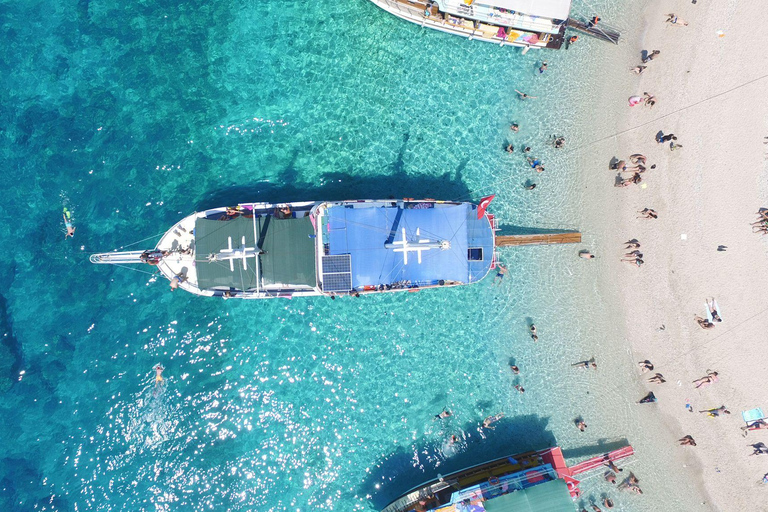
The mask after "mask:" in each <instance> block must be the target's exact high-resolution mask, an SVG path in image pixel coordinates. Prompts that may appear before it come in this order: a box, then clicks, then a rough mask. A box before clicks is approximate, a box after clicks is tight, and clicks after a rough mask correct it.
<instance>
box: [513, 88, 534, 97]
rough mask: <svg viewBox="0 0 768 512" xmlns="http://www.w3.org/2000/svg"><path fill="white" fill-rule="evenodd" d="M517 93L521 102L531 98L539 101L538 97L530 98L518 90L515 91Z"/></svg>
mask: <svg viewBox="0 0 768 512" xmlns="http://www.w3.org/2000/svg"><path fill="white" fill-rule="evenodd" d="M515 92H516V93H517V94H519V95H520V99H521V100H524V99H527V98H531V99H532V100H535V99H538V96H528V95H527V94H525V93H524V92H522V91H518V90H517V89H515Z"/></svg>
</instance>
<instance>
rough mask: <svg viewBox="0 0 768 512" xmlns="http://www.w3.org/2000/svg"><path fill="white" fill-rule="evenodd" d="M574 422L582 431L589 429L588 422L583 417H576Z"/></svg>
mask: <svg viewBox="0 0 768 512" xmlns="http://www.w3.org/2000/svg"><path fill="white" fill-rule="evenodd" d="M574 423H575V424H576V428H578V429H579V430H580V431H582V432H584V431H585V430H587V422H586V421H584V420H583V419H582V418H576V419H575V420H574Z"/></svg>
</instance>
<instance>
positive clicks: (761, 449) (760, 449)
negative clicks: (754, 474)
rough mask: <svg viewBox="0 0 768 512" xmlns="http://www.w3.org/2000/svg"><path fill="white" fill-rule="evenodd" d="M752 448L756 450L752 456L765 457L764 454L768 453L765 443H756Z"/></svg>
mask: <svg viewBox="0 0 768 512" xmlns="http://www.w3.org/2000/svg"><path fill="white" fill-rule="evenodd" d="M750 446H752V448H753V449H754V451H753V452H752V453H750V455H763V454H764V453H768V446H765V443H763V442H759V443H755V444H753V445H750Z"/></svg>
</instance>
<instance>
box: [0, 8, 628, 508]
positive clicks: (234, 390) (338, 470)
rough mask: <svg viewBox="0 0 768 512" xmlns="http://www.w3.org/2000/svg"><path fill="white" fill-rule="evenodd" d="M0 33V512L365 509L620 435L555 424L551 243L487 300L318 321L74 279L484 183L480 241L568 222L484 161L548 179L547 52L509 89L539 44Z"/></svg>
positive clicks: (45, 27) (165, 31)
mask: <svg viewBox="0 0 768 512" xmlns="http://www.w3.org/2000/svg"><path fill="white" fill-rule="evenodd" d="M604 3H605V2H604ZM608 3H610V2H608ZM0 20H2V22H1V24H0V34H1V37H2V42H3V46H2V50H0V52H2V59H0V90H2V95H3V96H2V100H3V101H2V103H1V106H0V109H1V110H0V115H1V116H2V123H0V137H1V138H2V141H3V144H2V145H0V151H2V153H1V156H0V163H2V166H3V171H4V172H2V174H0V180H2V188H3V194H2V200H1V201H0V212H2V215H3V217H4V222H3V223H2V225H0V241H2V243H3V246H4V248H5V258H4V259H3V262H2V263H0V327H2V329H3V330H4V338H3V343H2V345H0V360H1V361H2V368H1V369H0V370H1V371H0V390H2V394H1V395H0V397H1V398H0V413H1V414H2V418H3V421H2V422H0V439H2V440H3V442H2V443H1V444H0V491H2V492H0V510H62V511H70V510H71V511H75V510H76V511H85V510H104V511H137V510H200V511H202V510H233V511H250V510H254V511H267V510H274V511H282V510H286V511H287V510H292V511H295V510H302V511H304V510H345V511H348V510H375V509H377V507H381V506H383V505H385V504H386V503H387V502H388V500H390V499H392V498H394V497H396V495H397V493H398V492H402V491H404V490H406V489H407V488H409V487H411V486H413V485H415V484H417V483H420V481H421V480H422V479H423V478H425V477H426V476H431V475H434V474H435V473H437V472H439V471H446V470H449V469H451V468H456V467H459V466H462V465H466V464H468V463H472V462H479V461H481V460H483V459H486V458H488V457H490V456H495V455H497V454H498V453H500V452H504V453H512V452H515V451H520V450H524V449H529V448H542V447H545V446H549V445H552V444H555V443H560V444H561V445H563V446H564V447H566V448H570V449H571V452H570V454H571V455H572V456H574V457H576V458H577V459H578V458H583V457H584V456H586V455H589V454H591V453H592V452H590V449H589V448H588V446H589V445H590V444H595V443H598V442H601V443H606V442H612V441H613V440H617V439H618V438H620V437H621V432H623V429H622V428H621V427H622V425H618V427H619V428H616V425H605V426H603V427H600V426H598V425H595V426H594V428H592V430H591V432H590V433H589V434H587V435H582V436H579V435H578V432H576V433H575V434H574V430H575V429H574V428H573V425H572V419H573V417H574V416H575V415H576V414H579V413H584V412H585V411H588V410H593V411H594V413H595V414H598V411H599V410H600V408H601V407H602V406H601V405H600V402H599V399H595V400H597V401H594V400H592V399H591V398H590V399H589V400H588V401H585V399H584V397H585V396H586V393H587V392H588V391H589V390H590V389H592V390H594V389H596V388H597V382H596V381H595V380H590V379H591V377H590V379H582V378H579V379H570V380H568V379H562V378H561V376H560V375H558V372H561V371H568V370H566V369H567V368H569V363H570V362H572V361H573V360H578V359H580V358H582V356H583V355H584V353H583V350H582V348H583V347H584V343H585V342H584V338H585V336H584V334H585V329H584V326H583V325H582V324H581V323H579V325H578V328H576V329H574V328H573V323H568V322H566V321H565V320H564V319H563V313H562V312H563V311H566V310H567V309H568V307H569V303H568V301H569V299H568V294H567V293H565V291H567V289H568V287H569V286H573V285H574V281H573V280H574V279H575V278H574V273H576V277H578V272H579V270H578V268H580V267H578V268H576V267H574V268H576V270H573V269H572V268H570V265H571V263H568V264H567V265H566V266H563V264H562V261H563V260H564V259H565V257H566V255H570V252H569V251H571V249H568V248H560V247H553V248H546V249H544V248H532V249H530V250H528V251H514V252H508V253H505V254H504V255H503V258H504V260H505V261H506V262H507V263H508V265H509V266H510V268H511V269H512V271H511V272H510V275H509V276H508V278H507V279H506V282H504V283H503V286H499V287H493V286H491V284H490V283H489V282H484V283H481V284H479V285H475V286H469V287H465V288H462V289H454V290H442V291H436V292H425V293H419V294H398V295H389V294H388V295H386V296H382V297H366V298H362V299H352V298H349V299H343V300H337V301H334V302H331V301H330V300H327V299H324V298H319V299H313V300H294V301H260V302H248V303H244V302H239V301H226V302H224V301H216V300H207V299H202V298H197V297H194V296H191V295H187V294H183V293H176V294H171V293H170V292H169V291H168V286H167V282H165V281H163V280H160V281H157V280H155V279H153V278H151V276H150V275H148V274H146V273H141V272H134V271H131V270H129V269H123V268H105V267H96V266H93V265H91V264H90V263H89V262H88V259H87V256H88V254H89V253H91V252H98V251H105V250H111V249H113V248H119V247H124V246H129V244H134V245H130V247H131V248H146V247H151V246H152V245H153V244H154V240H155V239H156V235H158V234H159V233H161V232H163V231H165V230H166V229H167V228H168V227H169V226H170V225H172V224H173V223H174V222H175V221H177V220H178V219H179V218H181V217H182V216H184V215H187V214H189V213H191V212H192V211H195V210H198V209H201V208H205V207H213V206H221V205H225V204H228V203H232V202H235V201H254V200H302V199H342V198H380V197H388V196H390V195H393V196H396V197H403V196H409V197H419V196H429V197H438V198H446V199H463V200H468V199H477V198H479V197H481V196H482V195H486V194H488V193H492V192H495V193H497V198H496V200H495V202H494V204H493V207H492V210H493V211H494V212H495V213H497V214H499V215H500V216H501V218H502V219H503V220H504V222H505V223H507V224H509V225H515V226H532V227H546V228H557V227H560V228H572V227H576V226H574V225H573V224H574V222H575V220H574V219H575V217H574V215H573V214H572V211H573V210H572V209H571V207H569V206H568V204H569V203H568V201H569V198H570V197H571V195H572V194H573V189H572V186H573V185H572V183H571V181H569V180H568V179H566V178H565V177H564V176H563V174H564V173H563V172H560V173H557V172H556V170H555V169H552V170H551V172H550V175H546V176H535V175H534V174H535V173H532V172H531V171H530V169H529V168H528V167H527V166H526V164H525V162H524V160H523V156H522V155H521V154H520V153H519V152H518V153H515V155H514V156H512V155H508V154H506V153H505V152H504V151H503V150H502V146H503V144H504V143H506V142H508V141H512V142H514V143H515V145H516V147H518V148H522V147H523V146H524V145H526V144H530V145H532V146H533V147H534V149H535V152H536V154H537V156H543V157H544V158H545V159H547V158H551V161H553V162H557V163H560V161H559V160H558V159H557V157H556V155H555V154H554V152H553V150H552V149H551V148H547V147H546V146H545V143H544V141H545V140H546V138H547V136H548V135H549V134H551V133H554V132H559V133H563V132H567V131H568V129H569V127H572V126H573V119H571V118H569V117H568V115H567V112H565V111H564V110H563V107H562V105H563V103H562V102H560V101H558V102H555V101H553V100H552V99H551V98H552V97H553V95H552V94H551V93H552V91H557V95H555V96H556V97H558V98H559V99H560V100H567V99H568V98H569V94H575V93H574V92H573V84H572V76H570V75H569V73H570V71H569V68H570V64H569V60H568V59H569V58H570V59H573V58H575V57H569V56H568V54H566V53H565V52H560V53H547V54H546V56H545V58H546V59H547V60H549V62H550V65H549V69H550V71H549V72H548V73H547V74H545V75H543V76H539V75H538V74H537V72H536V68H537V59H539V58H541V56H542V55H544V54H539V53H536V52H531V53H530V54H529V55H527V56H521V55H520V54H519V52H518V51H517V50H513V49H510V48H498V47H495V46H493V45H487V44H481V43H477V42H474V43H472V42H468V41H465V40H463V39H460V38H455V37H451V36H447V35H443V34H439V33H436V32H431V31H422V30H421V29H419V28H418V27H416V26H411V25H409V24H406V23H404V22H402V21H400V20H397V19H396V18H394V17H392V16H390V15H388V14H386V13H384V12H382V11H380V10H378V9H377V8H376V7H375V6H374V5H372V4H370V3H369V2H366V1H363V0H346V1H344V2H330V1H321V2H291V1H273V2H266V1H256V2H251V3H249V4H243V3H239V2H229V1H221V2H193V3H187V4H178V3H176V2H168V1H140V2H127V3H126V2H115V1H114V0H103V1H97V0H93V1H88V0H80V1H78V2H65V1H53V0H50V1H39V2H2V3H0ZM521 87H524V88H525V90H526V91H528V92H529V93H531V94H539V95H540V96H541V97H542V98H541V100H540V101H538V102H536V103H532V102H526V103H523V102H520V101H519V100H517V99H516V97H515V95H514V92H513V90H514V89H515V88H521ZM511 121H517V122H519V123H520V125H521V127H522V129H521V133H520V134H518V135H512V134H510V132H509V130H508V126H509V123H510V122H511ZM569 137H572V140H578V139H579V137H580V136H579V134H578V133H571V134H569ZM518 151H519V150H518ZM552 167H556V166H554V165H553V166H552ZM560 167H561V171H562V170H563V169H564V166H562V165H560ZM528 179H534V180H537V181H538V182H539V188H538V189H537V190H536V191H535V194H532V193H530V192H526V191H525V190H524V189H523V187H522V186H521V185H522V183H524V182H525V181H526V180H528ZM552 205H556V206H558V208H559V211H556V210H557V208H555V209H553V208H552ZM63 207H67V208H69V209H70V210H71V211H72V212H73V214H74V223H75V225H76V226H77V231H76V233H75V237H74V238H72V239H66V240H65V237H64V226H63V222H62V220H61V212H62V208H63ZM142 270H143V269H142ZM531 318H533V319H535V320H536V323H537V324H539V325H540V331H541V332H540V336H541V337H542V338H543V339H549V340H552V342H551V343H540V344H538V345H533V344H532V343H531V340H530V338H529V336H528V333H527V330H526V325H527V322H528V321H529V320H530V319H531ZM555 340H556V342H555ZM588 355H589V354H587V356H588ZM510 361H514V362H516V364H518V365H519V366H521V368H523V375H522V376H521V377H520V378H518V379H512V376H511V375H510V374H509V371H508V364H509V363H510ZM157 363H161V364H163V365H164V366H165V367H166V370H165V374H164V375H165V377H166V380H165V383H164V384H163V385H160V386H156V385H155V382H154V378H153V371H152V367H153V366H154V365H155V364H157ZM518 382H520V383H523V384H524V385H525V387H526V388H527V389H528V391H527V393H526V394H525V395H519V394H517V393H516V392H515V391H514V390H513V389H512V385H513V384H515V383H518ZM446 406H447V407H449V408H451V409H452V410H453V411H454V416H453V417H452V418H451V419H449V420H448V421H443V422H436V421H433V416H434V414H436V413H438V412H440V410H441V409H442V408H443V407H446ZM498 412H503V413H505V414H506V416H507V417H506V418H505V419H504V420H503V421H501V422H500V423H499V427H498V428H497V429H496V430H494V431H490V432H489V431H486V432H485V433H482V432H480V431H479V430H478V428H477V426H478V424H479V422H480V421H482V419H483V418H484V417H485V416H487V415H490V414H494V413H498ZM624 414H628V413H624ZM627 423H629V421H627ZM451 434H456V435H458V436H459V437H460V438H461V442H460V443H458V444H457V445H455V446H450V445H449V444H448V438H449V437H450V435H451ZM585 446H586V448H585ZM641 509H642V508H638V509H637V510H641ZM626 510H630V509H629V508H627V509H626Z"/></svg>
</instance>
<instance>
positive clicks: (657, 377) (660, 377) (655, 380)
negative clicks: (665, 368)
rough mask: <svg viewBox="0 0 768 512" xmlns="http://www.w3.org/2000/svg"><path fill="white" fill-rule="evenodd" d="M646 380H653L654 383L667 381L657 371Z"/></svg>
mask: <svg viewBox="0 0 768 512" xmlns="http://www.w3.org/2000/svg"><path fill="white" fill-rule="evenodd" d="M648 382H653V383H654V384H664V383H665V382H667V379H665V378H664V376H663V375H662V374H660V373H657V374H656V375H654V376H653V377H651V378H650V379H648Z"/></svg>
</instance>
